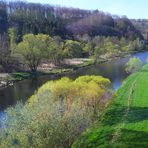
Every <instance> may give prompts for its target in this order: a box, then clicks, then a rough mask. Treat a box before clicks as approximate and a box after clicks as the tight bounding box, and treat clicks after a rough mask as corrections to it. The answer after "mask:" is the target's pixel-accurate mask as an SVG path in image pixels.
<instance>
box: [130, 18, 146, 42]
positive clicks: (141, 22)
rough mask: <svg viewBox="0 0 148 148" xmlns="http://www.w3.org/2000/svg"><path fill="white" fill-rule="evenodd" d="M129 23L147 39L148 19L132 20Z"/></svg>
mask: <svg viewBox="0 0 148 148" xmlns="http://www.w3.org/2000/svg"><path fill="white" fill-rule="evenodd" d="M131 22H132V23H133V25H134V26H135V27H136V28H137V29H138V30H139V31H140V32H141V33H142V34H143V36H144V37H145V39H148V19H138V20H137V19H132V20H131Z"/></svg>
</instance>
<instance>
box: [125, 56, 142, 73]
mask: <svg viewBox="0 0 148 148" xmlns="http://www.w3.org/2000/svg"><path fill="white" fill-rule="evenodd" d="M125 66H126V68H125V71H126V72H127V73H134V72H136V71H138V70H139V69H140V68H141V66H142V61H141V60H140V59H139V58H137V57H133V58H131V59H130V60H129V61H128V62H127V63H126V65H125Z"/></svg>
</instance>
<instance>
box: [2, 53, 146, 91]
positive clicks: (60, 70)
mask: <svg viewBox="0 0 148 148" xmlns="http://www.w3.org/2000/svg"><path fill="white" fill-rule="evenodd" d="M142 52H144V51H142ZM135 53H138V51H131V52H128V53H122V54H120V55H116V56H114V57H110V58H106V57H103V56H102V57H101V58H99V59H97V60H96V61H95V60H94V59H93V58H92V59H88V58H77V59H67V60H66V61H64V64H63V65H62V66H61V67H51V68H50V67H49V65H48V64H45V65H47V66H45V68H44V67H43V66H42V67H40V68H39V70H38V72H36V73H31V72H28V71H25V72H16V73H10V74H8V73H7V74H5V73H1V74H0V89H3V88H5V87H8V86H12V85H13V84H14V83H15V82H18V81H22V80H24V79H31V78H34V77H40V76H44V75H64V74H66V73H70V72H74V71H76V70H79V69H80V68H83V67H87V66H91V65H94V64H96V63H97V64H99V63H105V62H108V61H112V60H118V59H121V58H124V57H128V56H131V55H132V54H135Z"/></svg>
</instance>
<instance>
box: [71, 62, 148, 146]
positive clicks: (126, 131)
mask: <svg viewBox="0 0 148 148" xmlns="http://www.w3.org/2000/svg"><path fill="white" fill-rule="evenodd" d="M147 86H148V65H146V66H144V67H143V68H142V70H141V71H140V72H137V73H135V74H133V75H131V76H129V77H128V79H127V80H126V81H125V82H124V84H123V86H122V87H121V88H120V89H119V91H118V92H117V97H115V99H114V101H113V103H112V105H111V106H110V107H109V109H108V110H107V111H106V113H105V114H104V115H103V117H102V120H101V121H100V122H99V123H97V124H96V125H95V127H93V128H91V129H89V130H87V132H85V133H84V134H83V136H81V138H79V139H78V140H77V141H76V142H75V143H74V144H73V148H81V147H83V148H96V147H101V148H102V147H103V148H104V147H120V148H121V147H124V148H134V147H139V148H141V147H142V148H147V147H148V143H147V141H148V101H147V99H148V88H147Z"/></svg>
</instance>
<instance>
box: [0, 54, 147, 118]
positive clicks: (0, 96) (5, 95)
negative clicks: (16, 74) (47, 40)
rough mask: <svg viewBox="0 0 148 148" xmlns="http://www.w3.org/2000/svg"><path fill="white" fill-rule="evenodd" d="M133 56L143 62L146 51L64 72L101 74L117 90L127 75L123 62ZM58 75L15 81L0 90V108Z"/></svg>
mask: <svg viewBox="0 0 148 148" xmlns="http://www.w3.org/2000/svg"><path fill="white" fill-rule="evenodd" d="M133 56H135V57H139V58H140V59H141V60H142V61H143V63H144V64H145V63H146V59H147V57H148V52H142V53H137V54H134V55H132V56H130V57H126V58H122V59H118V60H112V61H109V62H105V63H102V64H97V65H92V66H88V67H85V68H81V69H79V70H77V71H75V72H72V73H69V74H66V76H68V77H70V78H73V79H74V78H77V77H78V76H82V75H101V76H104V77H106V78H109V79H110V80H111V82H112V84H113V87H114V89H115V90H117V89H118V88H119V87H120V86H121V85H122V82H123V80H124V79H125V78H126V77H127V74H126V72H125V63H127V61H128V60H129V59H130V58H131V57H133ZM60 77H61V76H60ZM60 77H59V76H41V77H39V78H37V79H28V80H23V81H20V82H17V83H15V84H14V85H13V86H11V87H8V88H5V89H2V90H0V110H4V109H6V108H7V107H9V106H13V105H15V104H16V102H18V101H23V102H25V101H26V100H27V99H28V98H29V97H30V96H31V95H32V94H33V93H34V92H35V91H36V90H37V89H38V88H39V87H40V86H41V85H43V84H44V83H46V82H47V81H49V80H53V79H59V78H60ZM0 116H3V113H2V112H0Z"/></svg>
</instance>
